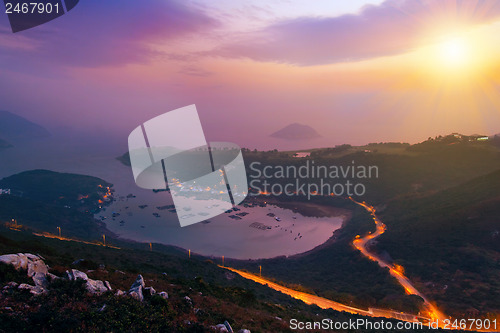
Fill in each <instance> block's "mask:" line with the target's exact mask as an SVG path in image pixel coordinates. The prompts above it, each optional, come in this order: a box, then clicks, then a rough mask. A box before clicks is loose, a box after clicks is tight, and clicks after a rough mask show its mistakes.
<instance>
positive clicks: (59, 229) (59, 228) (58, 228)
mask: <svg viewBox="0 0 500 333" xmlns="http://www.w3.org/2000/svg"><path fill="white" fill-rule="evenodd" d="M57 230H58V231H59V237H61V227H57Z"/></svg>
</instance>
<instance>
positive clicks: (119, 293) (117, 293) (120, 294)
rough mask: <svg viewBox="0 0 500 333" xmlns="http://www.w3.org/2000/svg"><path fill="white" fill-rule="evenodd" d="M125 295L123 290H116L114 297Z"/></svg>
mask: <svg viewBox="0 0 500 333" xmlns="http://www.w3.org/2000/svg"><path fill="white" fill-rule="evenodd" d="M126 294H127V293H126V292H124V291H123V290H120V289H118V290H117V291H116V292H115V296H124V295H126Z"/></svg>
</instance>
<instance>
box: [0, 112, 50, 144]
mask: <svg viewBox="0 0 500 333" xmlns="http://www.w3.org/2000/svg"><path fill="white" fill-rule="evenodd" d="M49 136H50V133H49V131H47V130H46V129H45V128H43V127H42V126H40V125H38V124H35V123H33V122H31V121H29V120H27V119H25V118H23V117H21V116H18V115H16V114H13V113H10V112H8V111H3V110H0V138H1V139H4V140H6V141H8V142H10V143H12V144H14V145H15V144H16V143H18V142H24V141H30V140H36V139H41V138H46V137H49Z"/></svg>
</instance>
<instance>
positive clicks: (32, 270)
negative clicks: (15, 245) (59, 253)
mask: <svg viewBox="0 0 500 333" xmlns="http://www.w3.org/2000/svg"><path fill="white" fill-rule="evenodd" d="M36 258H37V259H32V258H29V257H28V276H29V277H33V276H35V274H38V273H41V274H43V275H46V274H47V273H48V272H49V268H48V267H47V265H45V263H44V262H43V260H41V259H39V258H38V257H36Z"/></svg>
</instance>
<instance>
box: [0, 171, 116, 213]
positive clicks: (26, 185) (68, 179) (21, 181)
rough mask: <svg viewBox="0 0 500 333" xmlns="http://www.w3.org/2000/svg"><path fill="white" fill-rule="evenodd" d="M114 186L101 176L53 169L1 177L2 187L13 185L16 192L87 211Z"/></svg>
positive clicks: (18, 194) (15, 193)
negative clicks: (61, 171)
mask: <svg viewBox="0 0 500 333" xmlns="http://www.w3.org/2000/svg"><path fill="white" fill-rule="evenodd" d="M111 186H113V185H112V184H110V183H108V182H106V181H104V180H102V179H100V178H96V177H91V176H84V175H75V174H70V173H59V172H54V171H49V170H32V171H25V172H21V173H19V174H16V175H13V176H10V177H6V178H4V179H2V180H0V188H10V189H11V192H12V194H14V195H16V196H20V197H23V198H27V199H32V200H36V201H41V202H44V203H48V204H53V205H57V206H70V207H74V208H79V209H80V210H85V211H92V210H96V209H98V206H99V203H98V200H100V199H103V197H104V196H105V195H106V193H107V192H108V190H107V187H111Z"/></svg>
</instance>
